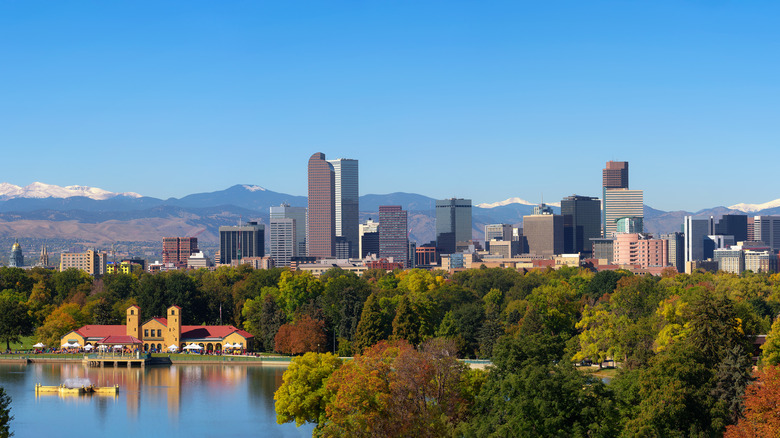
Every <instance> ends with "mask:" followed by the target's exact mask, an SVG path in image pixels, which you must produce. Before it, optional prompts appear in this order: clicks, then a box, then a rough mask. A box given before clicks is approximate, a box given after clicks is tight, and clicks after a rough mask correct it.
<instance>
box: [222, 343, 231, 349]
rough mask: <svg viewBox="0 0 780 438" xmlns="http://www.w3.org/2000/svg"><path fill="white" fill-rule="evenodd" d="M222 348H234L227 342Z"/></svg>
mask: <svg viewBox="0 0 780 438" xmlns="http://www.w3.org/2000/svg"><path fill="white" fill-rule="evenodd" d="M222 348H233V345H231V344H230V342H225V345H223V346H222Z"/></svg>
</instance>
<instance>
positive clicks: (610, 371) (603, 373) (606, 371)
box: [579, 366, 618, 379]
mask: <svg viewBox="0 0 780 438" xmlns="http://www.w3.org/2000/svg"><path fill="white" fill-rule="evenodd" d="M579 370H580V371H582V372H584V373H590V374H592V375H593V376H594V377H598V378H599V379H603V378H607V379H614V378H615V376H616V375H617V372H618V369H617V368H602V369H599V367H598V366H593V367H579Z"/></svg>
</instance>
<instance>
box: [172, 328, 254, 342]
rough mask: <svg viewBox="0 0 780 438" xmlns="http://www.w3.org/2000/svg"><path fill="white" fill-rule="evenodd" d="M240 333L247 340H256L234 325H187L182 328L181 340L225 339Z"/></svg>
mask: <svg viewBox="0 0 780 438" xmlns="http://www.w3.org/2000/svg"><path fill="white" fill-rule="evenodd" d="M234 332H238V334H240V335H241V336H243V337H244V338H246V339H250V338H254V336H252V335H251V334H250V333H249V332H247V331H244V330H241V329H238V328H236V327H233V326H232V325H185V326H182V327H181V338H182V340H185V339H209V338H213V339H223V338H225V337H227V336H228V335H230V334H231V333H234Z"/></svg>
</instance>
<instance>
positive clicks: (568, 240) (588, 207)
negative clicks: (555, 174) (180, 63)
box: [561, 195, 601, 258]
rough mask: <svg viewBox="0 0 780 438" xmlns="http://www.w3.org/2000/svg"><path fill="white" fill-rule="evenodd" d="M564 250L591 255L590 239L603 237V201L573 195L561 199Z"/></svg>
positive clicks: (585, 255) (568, 252)
mask: <svg viewBox="0 0 780 438" xmlns="http://www.w3.org/2000/svg"><path fill="white" fill-rule="evenodd" d="M561 216H563V250H564V252H566V253H567V254H573V253H580V254H582V255H583V256H584V257H586V258H587V257H590V256H591V255H592V253H593V246H592V245H591V243H590V239H592V238H595V237H601V201H600V200H599V199H598V198H592V197H590V196H580V195H572V196H567V197H566V198H563V199H562V200H561Z"/></svg>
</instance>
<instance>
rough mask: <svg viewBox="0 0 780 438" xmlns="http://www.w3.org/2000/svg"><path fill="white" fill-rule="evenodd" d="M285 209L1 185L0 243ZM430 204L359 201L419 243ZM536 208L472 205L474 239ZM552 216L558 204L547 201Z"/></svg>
mask: <svg viewBox="0 0 780 438" xmlns="http://www.w3.org/2000/svg"><path fill="white" fill-rule="evenodd" d="M281 203H287V204H289V205H291V206H306V197H305V196H296V195H289V194H285V193H279V192H274V191H272V190H268V189H265V188H263V187H261V186H258V185H252V184H237V185H234V186H232V187H229V188H227V189H225V190H220V191H215V192H208V193H195V194H191V195H188V196H185V197H182V198H169V199H158V198H153V197H148V196H143V195H140V194H138V193H132V192H124V193H114V192H110V191H107V190H103V189H99V188H94V187H86V186H67V187H60V186H56V185H50V184H44V183H38V182H36V183H33V184H30V185H29V186H26V187H20V186H16V185H13V184H8V183H2V184H0V237H38V238H63V239H75V240H80V241H83V242H85V243H90V244H94V245H106V244H110V243H111V242H116V241H130V242H132V241H146V242H148V241H159V240H160V239H161V238H162V237H163V236H190V235H198V239H199V240H200V241H202V242H204V243H211V244H214V243H216V242H217V241H218V237H219V236H218V227H219V226H221V225H233V224H237V223H238V222H239V221H246V220H250V219H252V220H259V221H261V222H263V223H268V222H269V217H268V210H269V207H271V206H275V205H279V204H281ZM435 203H436V200H435V199H434V198H430V197H427V196H424V195H420V194H415V193H402V192H397V193H389V194H384V195H377V194H368V195H363V196H361V197H360V210H361V220H365V219H367V218H369V217H374V218H376V216H377V212H378V210H379V206H380V205H401V206H402V207H403V208H404V209H405V210H407V211H409V228H410V238H411V239H413V240H415V241H417V242H418V244H422V243H426V242H429V241H431V240H433V239H434V236H435ZM534 205H535V204H534V203H531V202H528V201H525V200H523V199H522V198H518V197H516V198H510V199H507V200H504V201H498V202H493V203H482V204H476V205H475V206H474V207H473V209H472V218H473V220H472V222H473V227H474V230H473V235H474V238H476V239H481V238H482V237H483V235H484V226H485V225H486V224H491V223H511V224H520V223H521V222H522V220H523V216H524V215H528V214H531V212H532V211H533V207H534ZM548 205H551V206H553V210H554V211H555V212H556V213H559V212H560V207H559V206H558V205H560V204H557V203H549V204H548ZM724 214H750V215H772V214H780V199H777V200H774V201H770V202H766V203H763V204H736V205H732V206H730V207H722V206H719V207H713V208H709V209H704V210H700V211H697V212H687V211H661V210H656V209H654V208H652V207H649V206H647V205H646V206H645V228H646V230H647V231H648V232H650V233H654V234H659V233H668V232H671V231H680V228H681V224H682V222H683V216H686V215H694V216H705V217H706V216H714V217H715V218H719V217H720V216H722V215H724Z"/></svg>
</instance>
